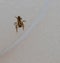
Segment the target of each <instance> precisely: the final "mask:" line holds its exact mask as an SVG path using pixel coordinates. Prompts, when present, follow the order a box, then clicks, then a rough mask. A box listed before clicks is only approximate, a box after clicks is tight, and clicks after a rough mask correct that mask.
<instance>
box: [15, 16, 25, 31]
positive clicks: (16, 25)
mask: <svg viewBox="0 0 60 63" xmlns="http://www.w3.org/2000/svg"><path fill="white" fill-rule="evenodd" d="M15 18H16V19H17V22H15V23H14V24H15V28H16V32H18V28H21V27H22V28H23V30H24V22H25V20H22V18H21V17H20V16H18V17H15Z"/></svg>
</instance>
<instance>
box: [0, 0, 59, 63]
mask: <svg viewBox="0 0 60 63" xmlns="http://www.w3.org/2000/svg"><path fill="white" fill-rule="evenodd" d="M48 7H49V8H48V12H47V14H46V16H45V18H44V19H43V20H42V22H40V23H39V24H38V26H37V27H35V28H34V29H33V31H32V32H31V33H30V35H29V36H28V38H26V40H24V41H22V43H21V44H19V45H18V46H17V47H15V48H14V49H12V50H11V51H10V52H7V53H6V54H5V55H3V56H1V57H0V63H60V13H59V11H60V1H59V0H49V5H48Z"/></svg>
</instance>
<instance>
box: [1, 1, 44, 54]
mask: <svg viewBox="0 0 60 63" xmlns="http://www.w3.org/2000/svg"><path fill="white" fill-rule="evenodd" d="M43 4H44V0H41V1H40V0H22V1H21V0H13V1H10V0H3V1H0V16H1V17H0V54H1V53H2V52H3V51H4V50H5V49H6V48H8V47H9V46H11V45H12V44H13V43H14V42H15V41H16V40H17V39H18V38H19V37H21V36H22V35H24V34H25V32H26V31H27V30H28V29H29V28H30V27H31V24H32V22H33V20H34V19H35V18H36V17H37V15H38V13H39V12H40V9H41V8H42V7H43V6H44V5H43ZM18 15H20V16H21V17H22V18H23V19H24V20H26V23H25V29H24V31H23V30H21V29H20V30H19V32H18V33H16V31H15V27H14V22H15V21H16V18H15V16H18ZM1 51H2V52H1Z"/></svg>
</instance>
